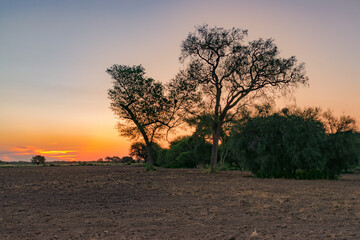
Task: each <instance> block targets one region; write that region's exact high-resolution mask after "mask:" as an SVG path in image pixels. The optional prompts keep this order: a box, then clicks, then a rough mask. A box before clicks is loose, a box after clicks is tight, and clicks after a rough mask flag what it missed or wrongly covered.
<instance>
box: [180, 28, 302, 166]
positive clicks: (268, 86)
mask: <svg viewBox="0 0 360 240" xmlns="http://www.w3.org/2000/svg"><path fill="white" fill-rule="evenodd" d="M246 35H247V30H241V29H237V28H232V29H229V30H228V29H223V28H218V27H214V28H209V27H208V26H207V25H203V26H199V27H196V30H195V32H193V33H189V35H188V37H187V38H186V39H185V41H183V42H182V45H181V57H180V59H181V60H182V61H183V62H184V63H186V68H185V69H184V70H183V71H181V72H180V73H179V78H183V79H186V81H187V83H188V84H189V85H191V86H193V87H192V88H191V89H195V88H194V86H196V90H197V91H198V92H199V93H202V100H203V101H201V105H199V107H200V108H202V109H205V110H206V111H210V113H211V115H212V118H211V120H212V124H211V127H212V150H211V170H212V171H214V170H215V166H216V163H217V154H218V145H219V139H220V134H221V131H222V127H223V125H224V124H225V123H226V122H227V121H229V120H231V119H233V117H234V116H236V115H237V114H238V113H239V111H240V109H241V106H242V105H241V103H244V102H246V101H247V100H249V99H251V98H254V97H258V96H260V95H262V96H264V95H266V93H268V92H269V91H271V92H272V91H274V90H280V89H282V90H284V89H288V88H290V87H294V86H297V85H298V84H305V83H306V82H307V81H308V78H307V77H306V76H305V72H304V65H303V64H297V60H296V58H295V57H290V58H281V57H279V51H278V49H277V46H276V45H275V44H274V41H273V39H267V40H263V39H261V38H260V39H258V40H255V41H251V42H248V43H244V42H243V39H244V37H245V36H246ZM198 112H199V111H198Z"/></svg>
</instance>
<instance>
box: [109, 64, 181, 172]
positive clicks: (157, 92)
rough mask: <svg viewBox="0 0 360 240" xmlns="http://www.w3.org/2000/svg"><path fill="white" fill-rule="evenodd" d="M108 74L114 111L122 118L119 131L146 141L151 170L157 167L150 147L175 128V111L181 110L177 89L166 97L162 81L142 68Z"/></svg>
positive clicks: (121, 67) (120, 67) (117, 69)
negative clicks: (155, 78) (146, 75)
mask: <svg viewBox="0 0 360 240" xmlns="http://www.w3.org/2000/svg"><path fill="white" fill-rule="evenodd" d="M106 72H107V73H109V74H110V75H111V77H112V78H113V79H114V81H113V88H112V89H110V90H109V92H108V93H109V98H110V100H111V109H112V110H113V112H114V113H115V115H117V116H118V117H119V122H118V124H117V128H118V130H119V132H120V134H121V135H122V136H125V137H130V138H132V139H135V140H136V139H138V138H139V137H142V138H143V140H144V142H145V145H146V150H147V163H148V165H147V166H148V167H150V168H151V167H152V166H153V165H154V157H153V153H152V147H151V146H152V144H153V142H154V140H155V139H158V138H160V136H161V134H162V133H164V131H165V130H166V129H167V130H169V129H171V128H172V127H173V126H175V125H176V119H175V118H176V112H177V111H178V110H179V109H181V108H180V107H179V105H180V103H181V101H178V100H177V97H178V96H179V94H177V93H176V92H175V90H176V89H175V88H171V89H173V90H169V92H170V93H169V94H166V93H165V90H166V89H165V88H164V86H163V85H162V84H161V83H160V82H157V81H155V80H154V79H152V78H148V77H145V76H144V75H145V69H144V68H143V67H142V66H141V65H139V66H132V67H129V66H124V65H113V66H112V67H110V68H109V69H107V71H106ZM175 85H176V84H175ZM177 90H178V91H179V92H181V90H179V89H177Z"/></svg>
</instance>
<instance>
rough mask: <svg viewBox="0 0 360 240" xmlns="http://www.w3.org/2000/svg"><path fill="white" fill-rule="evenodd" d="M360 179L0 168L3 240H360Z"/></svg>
mask: <svg viewBox="0 0 360 240" xmlns="http://www.w3.org/2000/svg"><path fill="white" fill-rule="evenodd" d="M359 227H360V174H349V175H344V176H343V177H342V178H341V179H340V180H337V181H328V180H316V181H310V180H301V181H300V180H284V179H257V178H253V177H251V175H250V174H249V173H244V172H240V171H223V172H219V173H216V174H209V173H206V172H205V171H204V170H201V169H163V168H159V169H158V170H157V171H155V172H145V171H144V168H143V167H141V166H62V167H18V168H0V239H360V231H359V229H360V228H359Z"/></svg>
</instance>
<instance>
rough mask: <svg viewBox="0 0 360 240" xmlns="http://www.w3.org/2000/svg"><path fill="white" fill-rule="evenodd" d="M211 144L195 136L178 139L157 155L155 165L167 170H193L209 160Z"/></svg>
mask: <svg viewBox="0 0 360 240" xmlns="http://www.w3.org/2000/svg"><path fill="white" fill-rule="evenodd" d="M210 154H211V144H209V143H207V142H205V140H204V139H201V138H197V137H195V136H191V137H183V138H179V139H177V140H175V141H173V142H171V144H170V148H169V149H163V150H161V151H159V153H158V159H157V161H156V164H157V165H158V166H162V167H167V168H195V167H197V166H198V165H199V164H201V165H205V164H206V163H208V162H209V160H210Z"/></svg>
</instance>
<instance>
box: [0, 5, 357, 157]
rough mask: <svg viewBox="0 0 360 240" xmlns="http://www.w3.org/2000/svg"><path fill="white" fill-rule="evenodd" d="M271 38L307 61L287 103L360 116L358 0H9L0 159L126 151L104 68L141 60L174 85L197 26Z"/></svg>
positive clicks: (1, 11)
mask: <svg viewBox="0 0 360 240" xmlns="http://www.w3.org/2000/svg"><path fill="white" fill-rule="evenodd" d="M204 23H208V24H209V26H211V27H212V26H217V27H224V28H231V27H238V28H244V29H248V30H249V37H248V40H254V39H257V38H259V37H262V38H274V39H275V43H276V44H277V46H278V47H279V49H280V51H281V56H283V57H290V56H292V55H295V56H296V57H297V58H298V59H299V60H300V61H301V62H305V64H306V70H307V74H308V76H309V78H310V82H309V83H310V87H308V88H300V89H298V90H297V91H296V92H295V94H294V96H295V97H296V100H293V101H289V99H287V100H279V104H287V103H295V102H296V104H297V105H299V106H320V107H322V108H323V109H324V110H326V109H332V110H333V111H334V113H335V114H337V115H339V114H347V115H350V116H352V117H354V118H355V119H356V120H357V121H360V27H359V25H360V1H358V0H353V1H351V0H342V1H340V0H339V1H338V0H336V1H335V0H293V1H288V0H274V1H270V0H263V1H258V0H249V1H239V0H237V1H235V0H234V1H230V0H223V1H205V0H204V1H196V0H185V1H180V0H177V1H172V0H167V1H166V0H164V1H160V0H158V1H156V0H154V1H148V0H143V1H136V0H133V1H130V0H129V1H121V0H118V1H106V0H102V1H100V0H99V1H91V0H87V1H80V0H79V1H55V0H44V1H37V0H32V1H27V0H24V1H17V0H8V1H7V0H1V1H0V160H6V161H17V160H22V161H23V160H24V161H29V160H30V158H31V156H33V155H35V154H40V155H44V156H45V157H46V158H47V159H48V160H50V161H51V160H81V161H83V160H96V159H98V158H100V157H106V156H113V155H117V156H125V155H128V153H129V146H130V142H129V140H128V139H125V138H122V137H119V136H118V133H117V131H116V129H115V124H116V121H117V120H116V118H115V116H114V115H113V113H112V112H111V110H110V109H109V100H108V98H107V90H108V89H109V88H110V87H111V78H110V76H109V75H108V74H107V73H105V70H106V68H108V67H110V66H111V65H113V64H125V65H134V64H142V65H143V66H144V67H145V69H146V72H147V75H148V76H149V77H152V78H155V79H158V80H161V81H163V82H166V81H168V80H170V79H171V78H172V77H174V76H175V74H176V73H177V72H178V71H179V69H180V68H181V67H182V65H181V64H180V63H179V61H178V58H179V55H180V44H181V41H183V40H184V39H185V38H186V36H187V34H188V33H189V32H192V31H194V26H195V25H202V24H204Z"/></svg>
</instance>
